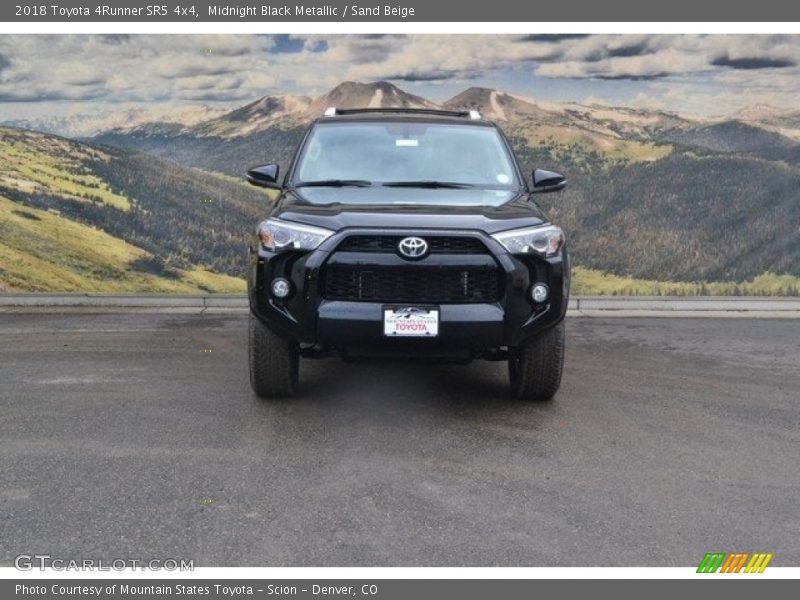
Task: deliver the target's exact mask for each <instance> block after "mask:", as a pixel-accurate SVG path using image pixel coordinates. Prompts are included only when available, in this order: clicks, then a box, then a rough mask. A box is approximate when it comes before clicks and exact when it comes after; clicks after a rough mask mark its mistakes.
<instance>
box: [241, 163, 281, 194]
mask: <svg viewBox="0 0 800 600" xmlns="http://www.w3.org/2000/svg"><path fill="white" fill-rule="evenodd" d="M279 170H280V168H279V167H278V165H276V164H271V165H261V166H259V167H252V168H250V169H248V170H247V181H248V182H249V183H250V184H251V185H257V186H258V187H265V188H272V189H280V187H281V186H280V185H279V184H278V171H279Z"/></svg>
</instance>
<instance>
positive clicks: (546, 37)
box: [517, 33, 589, 44]
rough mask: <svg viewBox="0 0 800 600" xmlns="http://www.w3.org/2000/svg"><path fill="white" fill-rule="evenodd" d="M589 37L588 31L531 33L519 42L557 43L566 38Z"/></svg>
mask: <svg viewBox="0 0 800 600" xmlns="http://www.w3.org/2000/svg"><path fill="white" fill-rule="evenodd" d="M587 37H589V34H588V33H531V34H529V35H525V36H523V37H521V38H518V39H517V41H518V42H544V43H550V44H555V43H556V42H563V41H564V40H580V39H583V38H587Z"/></svg>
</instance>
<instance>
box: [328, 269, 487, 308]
mask: <svg viewBox="0 0 800 600" xmlns="http://www.w3.org/2000/svg"><path fill="white" fill-rule="evenodd" d="M323 290H324V291H323V294H324V297H325V298H328V299H330V300H350V301H363V302H416V303H426V302H431V303H468V302H496V301H497V300H498V299H499V297H500V279H499V273H498V271H497V270H496V269H490V268H485V267H481V268H421V267H415V266H411V265H409V266H408V267H399V268H395V267H388V268H375V267H365V266H350V265H331V266H329V267H327V268H326V269H325V275H324V279H323Z"/></svg>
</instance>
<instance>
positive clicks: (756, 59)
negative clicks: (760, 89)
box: [711, 56, 797, 71]
mask: <svg viewBox="0 0 800 600" xmlns="http://www.w3.org/2000/svg"><path fill="white" fill-rule="evenodd" d="M711 64H712V65H713V66H715V67H730V68H732V69H742V70H745V71H749V70H754V69H785V68H787V67H794V66H797V63H796V62H794V61H793V60H788V59H785V58H767V57H761V56H746V57H742V58H731V57H729V56H722V57H719V58H715V59H714V60H713V61H711Z"/></svg>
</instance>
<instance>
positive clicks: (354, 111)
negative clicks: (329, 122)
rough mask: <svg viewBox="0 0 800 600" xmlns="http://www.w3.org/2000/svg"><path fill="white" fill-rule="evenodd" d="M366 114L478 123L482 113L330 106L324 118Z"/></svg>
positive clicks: (433, 109) (434, 109)
mask: <svg viewBox="0 0 800 600" xmlns="http://www.w3.org/2000/svg"><path fill="white" fill-rule="evenodd" d="M364 113H407V114H424V115H436V116H440V117H461V118H469V119H471V120H473V121H478V120H480V118H481V113H479V112H478V111H477V110H443V109H440V108H336V107H335V106H330V107H328V108H326V109H325V113H324V115H323V116H325V117H335V116H337V115H358V114H364Z"/></svg>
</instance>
